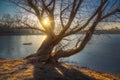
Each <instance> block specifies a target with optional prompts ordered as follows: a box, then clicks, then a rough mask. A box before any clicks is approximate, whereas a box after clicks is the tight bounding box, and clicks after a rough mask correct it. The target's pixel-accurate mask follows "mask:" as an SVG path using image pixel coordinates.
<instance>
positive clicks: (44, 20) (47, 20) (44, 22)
mask: <svg viewBox="0 0 120 80" xmlns="http://www.w3.org/2000/svg"><path fill="white" fill-rule="evenodd" d="M42 23H43V25H44V26H49V25H50V20H49V19H48V18H45V19H43V21H42Z"/></svg>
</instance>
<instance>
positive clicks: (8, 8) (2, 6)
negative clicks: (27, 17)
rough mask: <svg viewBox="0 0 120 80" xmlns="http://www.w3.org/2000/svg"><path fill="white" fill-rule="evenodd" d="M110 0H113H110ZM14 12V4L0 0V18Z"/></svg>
mask: <svg viewBox="0 0 120 80" xmlns="http://www.w3.org/2000/svg"><path fill="white" fill-rule="evenodd" d="M96 1H97V0H96ZM110 1H113V0H110ZM17 9H20V8H18V7H17ZM16 12H17V10H16V6H15V5H14V4H12V3H10V2H8V1H7V0H0V18H1V17H2V16H3V15H4V14H8V13H9V14H12V15H14V14H16ZM112 27H113V26H112ZM119 27H120V26H119Z"/></svg>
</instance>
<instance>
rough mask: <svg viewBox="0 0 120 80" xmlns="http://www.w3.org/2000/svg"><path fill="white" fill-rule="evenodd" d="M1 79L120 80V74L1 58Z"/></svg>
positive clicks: (60, 64) (65, 65)
mask: <svg viewBox="0 0 120 80" xmlns="http://www.w3.org/2000/svg"><path fill="white" fill-rule="evenodd" d="M0 80H120V75H116V74H110V73H103V72H97V71H94V70H90V69H87V68H83V67H78V66H75V65H68V64H65V63H58V64H42V63H41V64H38V63H34V64H30V63H28V61H26V60H5V59H0Z"/></svg>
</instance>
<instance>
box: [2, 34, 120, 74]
mask: <svg viewBox="0 0 120 80" xmlns="http://www.w3.org/2000/svg"><path fill="white" fill-rule="evenodd" d="M44 38H45V36H44V37H43V36H41V35H23V36H0V58H8V59H11V58H12V59H13V58H23V57H26V56H28V55H30V54H32V53H35V52H36V50H37V49H38V48H39V46H40V44H41V43H42V41H43V40H44ZM27 44H29V45H27ZM60 61H64V62H67V63H71V64H76V65H78V66H83V67H88V68H90V69H94V70H98V71H104V72H113V73H118V74H120V35H119V34H110V35H109V34H107V35H105V34H104V35H94V36H93V38H92V40H91V41H90V42H89V43H88V44H87V46H86V47H85V49H84V50H83V51H82V52H80V53H78V54H76V55H73V56H71V57H68V58H64V59H60Z"/></svg>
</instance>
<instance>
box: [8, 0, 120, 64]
mask: <svg viewBox="0 0 120 80" xmlns="http://www.w3.org/2000/svg"><path fill="white" fill-rule="evenodd" d="M9 1H11V2H12V3H14V4H16V5H17V6H19V7H20V8H22V9H24V10H25V11H27V12H29V13H31V14H33V15H35V16H36V17H37V20H38V21H39V24H40V26H41V27H38V28H37V29H39V30H40V31H41V32H43V33H45V34H46V36H47V37H46V38H45V40H44V41H43V42H42V44H41V46H40V47H39V49H38V50H37V52H36V53H35V54H32V55H30V56H28V57H27V58H35V59H36V60H37V59H39V60H40V61H49V62H53V61H55V62H56V61H58V59H59V58H61V57H69V56H71V55H74V54H76V53H78V52H80V51H82V50H83V49H84V47H85V46H86V44H87V43H88V42H89V40H90V39H91V37H92V35H93V33H94V31H95V28H96V27H97V26H98V24H100V22H101V21H102V20H104V19H106V18H108V17H111V16H114V15H116V14H119V13H120V6H119V5H120V3H119V0H113V1H111V0H9ZM29 27H30V26H29ZM84 30H86V31H84ZM78 32H83V36H81V35H78V36H77V37H76V40H77V41H74V46H73V47H72V48H67V46H68V45H67V44H72V42H71V41H72V40H70V38H69V36H71V35H73V34H76V33H78ZM65 41H66V43H67V44H66V43H65Z"/></svg>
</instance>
